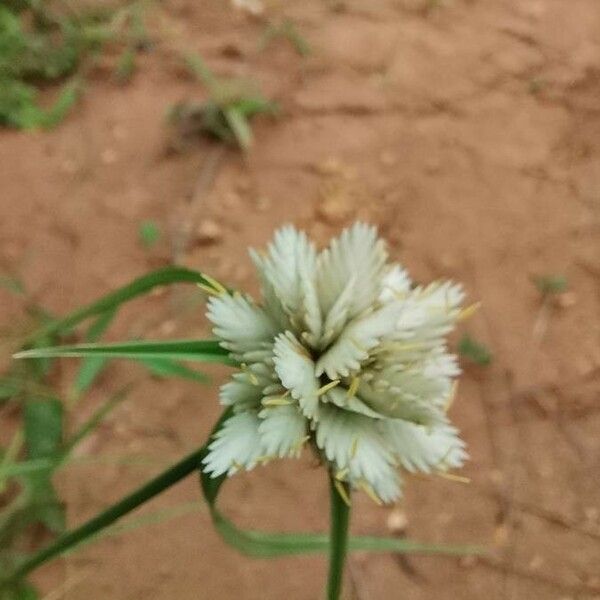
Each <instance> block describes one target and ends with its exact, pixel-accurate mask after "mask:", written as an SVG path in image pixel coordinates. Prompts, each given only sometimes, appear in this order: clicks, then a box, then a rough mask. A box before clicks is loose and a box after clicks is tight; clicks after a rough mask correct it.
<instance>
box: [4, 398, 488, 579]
mask: <svg viewBox="0 0 600 600" xmlns="http://www.w3.org/2000/svg"><path fill="white" fill-rule="evenodd" d="M231 414H232V408H231V407H229V408H227V409H226V410H225V411H224V412H223V414H222V415H221V417H220V418H219V420H218V422H217V424H216V425H215V427H214V428H213V431H212V433H211V436H210V438H209V441H208V442H207V443H206V444H205V445H204V446H203V447H202V448H200V449H199V450H197V451H195V452H193V453H192V454H190V455H189V456H187V457H186V458H184V459H183V460H181V461H180V462H179V463H177V464H175V465H173V466H172V467H170V468H169V469H167V470H166V471H164V472H163V473H161V474H160V475H158V476H157V477H155V478H154V479H152V480H151V481H149V482H148V483H146V484H144V485H143V486H142V487H141V488H139V489H137V490H136V491H134V492H133V493H132V494H129V495H128V496H126V497H125V498H123V499H122V500H121V501H119V502H117V503H116V504H114V505H112V506H111V507H109V508H107V509H106V510H105V511H103V512H102V513H100V514H98V515H97V516H95V517H94V518H92V519H90V520H89V521H87V522H86V523H84V524H83V525H81V526H80V527H78V528H77V529H75V530H73V531H70V532H67V533H65V534H63V535H62V536H61V537H59V538H58V539H57V540H55V541H54V542H53V543H52V544H50V546H48V547H46V548H43V549H42V550H40V551H39V552H37V553H36V554H34V555H33V556H32V557H30V558H28V559H26V560H25V562H23V563H22V564H21V565H20V566H19V567H18V568H17V569H16V570H15V571H14V572H13V573H12V574H11V575H10V576H9V577H8V578H6V579H4V580H3V581H0V589H2V587H3V586H4V587H6V586H7V585H11V584H13V583H14V582H15V581H18V580H20V579H22V578H23V577H25V576H26V575H27V574H29V573H30V572H31V571H33V570H34V569H35V568H36V567H38V566H40V565H42V564H44V563H45V562H48V561H49V560H51V559H52V558H54V557H56V556H58V555H60V554H63V553H64V552H66V551H67V550H69V549H71V548H73V547H75V546H77V545H78V544H80V543H82V542H84V541H86V540H89V539H90V538H93V537H94V536H96V535H97V534H98V532H99V531H102V530H103V529H106V528H107V527H109V526H110V525H112V524H113V523H115V522H116V521H117V520H119V519H120V518H122V517H123V516H124V515H126V514H128V513H129V512H131V511H132V510H134V509H136V508H137V507H138V506H140V505H141V504H144V503H145V502H147V501H148V500H150V499H151V498H153V497H154V496H156V495H158V494H160V493H161V492H163V491H164V490H166V489H168V488H169V487H171V486H172V485H174V484H175V483H177V482H178V481H180V480H182V479H184V478H185V477H186V476H187V475H189V474H191V473H193V472H194V471H197V470H199V471H200V482H201V486H202V490H203V493H204V497H205V499H206V500H207V502H208V505H209V508H210V512H211V516H212V519H213V523H214V525H215V527H216V528H217V530H218V531H219V533H220V534H221V536H222V537H223V539H224V540H225V541H226V542H227V543H229V544H230V545H231V546H233V547H234V548H236V549H238V550H239V551H241V552H243V553H245V554H249V555H252V556H264V557H268V556H282V555H292V554H306V553H312V552H327V551H328V550H329V536H327V535H323V534H303V533H299V534H291V533H284V534H280V533H262V532H257V531H242V530H240V529H238V528H237V527H236V526H235V525H234V524H233V523H232V522H231V521H229V520H228V519H227V518H225V517H224V516H223V515H222V514H221V513H220V512H219V511H218V509H217V507H216V500H217V496H218V493H219V490H220V488H221V486H222V485H223V483H224V481H225V480H226V477H225V476H220V477H216V478H211V477H210V475H208V474H207V473H205V472H204V471H202V469H201V465H202V460H203V458H204V457H206V456H207V454H208V452H209V449H208V447H209V444H210V440H211V439H212V437H213V436H214V435H215V434H216V433H217V432H218V431H219V429H220V428H221V427H222V426H223V424H224V423H225V421H226V420H227V419H228V418H229V417H230V416H231ZM349 548H350V549H353V550H370V551H381V552H418V553H421V554H448V555H463V554H481V553H482V552H483V550H482V549H481V548H478V547H473V546H444V545H440V544H422V543H418V542H413V541H410V540H402V539H395V538H381V539H380V538H374V537H356V538H350V540H349Z"/></svg>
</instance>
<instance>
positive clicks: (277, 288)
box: [204, 223, 467, 502]
mask: <svg viewBox="0 0 600 600" xmlns="http://www.w3.org/2000/svg"><path fill="white" fill-rule="evenodd" d="M251 254H252V259H253V260H254V263H255V265H256V267H257V269H258V271H259V273H260V277H261V281H262V297H263V300H262V302H261V303H260V304H258V303H255V302H254V301H253V300H252V299H251V298H250V297H248V296H246V295H241V294H238V293H235V294H233V295H229V294H226V293H223V294H221V295H219V296H216V297H213V298H211V299H210V301H209V308H208V317H209V319H210V320H211V321H212V322H213V324H214V333H215V334H216V335H217V336H218V337H219V339H220V340H221V343H222V345H223V346H224V347H225V348H227V349H228V350H229V351H230V352H231V355H232V357H233V358H234V359H236V360H237V361H239V363H240V364H241V365H242V367H241V370H240V371H239V372H237V373H236V374H234V375H233V378H232V380H231V381H229V382H228V383H226V384H225V385H224V386H223V387H222V388H221V395H220V399H221V403H222V404H224V405H227V406H232V407H233V410H234V413H235V414H234V416H232V417H231V418H229V420H228V421H226V423H225V425H224V427H223V428H222V429H221V430H220V431H219V432H218V433H217V435H216V437H215V439H214V440H213V441H212V443H211V445H210V452H209V454H208V456H207V457H206V459H205V461H204V468H205V470H206V471H207V472H210V473H211V474H212V475H213V476H214V477H217V476H219V475H222V474H223V473H227V474H230V475H231V474H233V473H235V472H237V471H238V470H240V469H251V468H253V467H254V466H256V465H257V464H262V463H265V462H268V461H269V460H271V459H273V458H278V457H279V458H283V457H295V456H298V455H299V453H300V451H301V449H302V447H303V446H304V444H305V443H306V442H310V443H311V444H312V445H313V447H314V448H315V450H316V451H317V452H318V453H319V454H320V456H321V457H322V460H323V461H325V462H327V463H328V465H329V467H330V468H331V470H332V472H333V473H334V474H335V476H336V477H337V478H338V479H339V480H340V481H346V482H348V483H350V484H351V485H352V486H353V487H360V488H362V489H363V490H365V491H366V492H367V493H369V495H370V496H372V497H373V498H375V499H376V500H378V501H379V500H380V501H383V502H391V501H394V500H395V499H397V498H398V497H399V496H400V479H399V474H398V470H399V467H402V468H404V469H406V470H408V471H411V472H414V471H423V472H434V471H445V470H447V469H450V468H456V467H460V466H461V465H462V464H463V462H464V461H465V459H466V458H467V454H466V451H465V444H464V443H463V442H462V441H461V440H460V438H459V437H458V431H457V430H456V429H455V428H454V427H453V426H452V425H451V424H450V423H449V421H448V418H447V416H446V411H447V408H448V406H449V404H450V403H451V400H452V396H453V392H454V389H455V381H454V380H455V378H456V377H457V375H458V374H459V368H458V365H457V361H456V357H455V356H453V355H451V354H449V353H448V351H447V348H446V339H445V338H446V336H447V334H448V333H449V332H450V331H451V330H452V328H453V327H454V324H455V323H456V321H457V320H458V319H459V318H460V317H461V316H462V315H463V314H464V311H461V302H462V300H463V297H464V293H463V291H462V289H461V287H460V286H458V285H456V284H453V283H451V282H437V283H432V284H430V285H428V286H416V285H414V284H413V283H412V282H411V280H410V278H409V276H408V274H407V273H406V271H405V270H404V269H403V268H402V267H400V266H399V265H397V264H390V263H389V262H388V254H387V250H386V246H385V243H384V242H383V241H382V240H380V239H378V237H377V231H376V230H375V228H374V227H371V226H368V225H365V224H363V223H356V224H355V225H353V226H352V227H350V228H349V229H346V230H344V231H343V232H342V234H341V235H340V236H339V237H338V238H336V239H334V240H333V241H332V242H331V244H330V245H329V247H328V248H326V249H325V250H323V251H322V252H321V253H317V250H316V249H315V246H314V245H313V243H312V242H311V241H310V240H309V239H308V237H307V236H306V235H305V234H304V233H303V232H299V231H297V230H296V229H295V228H293V227H291V226H286V227H283V228H282V229H280V230H279V231H277V232H276V233H275V237H274V240H273V242H272V243H271V244H270V245H269V247H268V249H267V252H266V253H265V254H261V253H258V252H254V251H253V252H252V253H251Z"/></svg>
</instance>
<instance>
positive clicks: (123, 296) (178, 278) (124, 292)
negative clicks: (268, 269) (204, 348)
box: [26, 267, 222, 343]
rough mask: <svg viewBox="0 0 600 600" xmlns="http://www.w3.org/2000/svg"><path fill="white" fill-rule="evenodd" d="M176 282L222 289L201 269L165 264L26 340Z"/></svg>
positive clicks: (59, 330)
mask: <svg viewBox="0 0 600 600" xmlns="http://www.w3.org/2000/svg"><path fill="white" fill-rule="evenodd" d="M173 283H195V284H199V285H201V286H203V287H204V288H208V289H214V290H215V291H216V292H221V291H222V290H218V289H216V288H215V286H214V281H213V280H211V279H207V278H205V277H204V275H202V273H199V272H197V271H192V270H190V269H185V268H183V267H165V268H163V269H158V270H157V271H152V272H151V273H148V274H146V275H143V276H142V277H139V278H138V279H135V280H134V281H132V282H131V283H129V284H128V285H125V286H123V287H121V288H119V289H117V290H115V291H114V292H111V293H110V294H107V295H106V296H104V297H102V298H100V299H99V300H96V301H95V302H92V303H91V304H88V305H87V306H84V307H82V308H79V309H77V310H75V311H74V312H72V313H71V314H69V315H67V316H66V317H63V318H62V319H58V320H53V321H51V322H49V323H47V324H46V325H44V326H43V327H41V328H40V329H38V330H37V331H34V332H33V333H31V334H30V335H29V336H28V337H27V339H26V343H32V342H33V341H35V340H36V339H39V338H42V337H47V336H49V335H54V334H57V333H64V332H66V331H69V330H70V329H72V328H73V327H75V326H76V325H78V324H79V323H81V322H82V321H85V320H86V319H89V318H90V317H95V316H97V315H100V314H102V313H105V312H106V311H109V310H112V309H114V308H117V307H119V306H121V304H124V303H125V302H128V301H130V300H133V299H134V298H137V297H139V296H142V295H144V294H146V293H148V292H149V291H150V290H152V289H154V288H155V287H159V286H164V285H171V284H173Z"/></svg>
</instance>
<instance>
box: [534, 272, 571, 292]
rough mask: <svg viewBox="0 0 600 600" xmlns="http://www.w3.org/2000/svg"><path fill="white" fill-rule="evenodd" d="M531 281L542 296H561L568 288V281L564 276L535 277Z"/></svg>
mask: <svg viewBox="0 0 600 600" xmlns="http://www.w3.org/2000/svg"><path fill="white" fill-rule="evenodd" d="M532 281H533V284H534V285H535V287H536V288H537V289H538V290H539V292H540V293H541V294H542V296H550V295H553V294H562V293H563V292H565V291H566V290H567V287H568V281H567V278H566V277H565V276H564V275H536V276H535V277H533V278H532Z"/></svg>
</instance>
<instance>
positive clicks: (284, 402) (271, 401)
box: [261, 396, 292, 406]
mask: <svg viewBox="0 0 600 600" xmlns="http://www.w3.org/2000/svg"><path fill="white" fill-rule="evenodd" d="M261 404H262V405H263V406H289V405H290V404H292V400H289V399H288V398H285V397H283V396H280V397H278V398H264V399H263V401H262V402H261Z"/></svg>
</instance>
